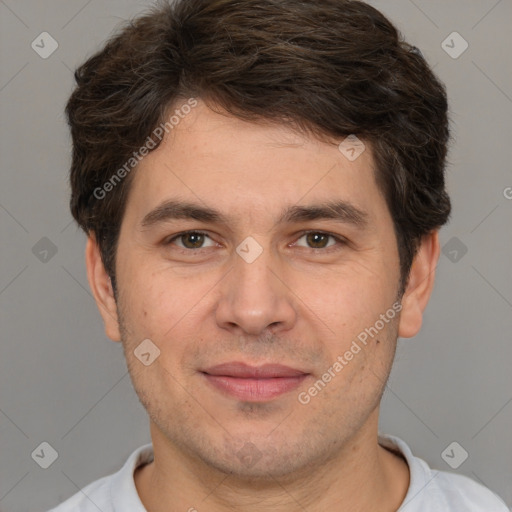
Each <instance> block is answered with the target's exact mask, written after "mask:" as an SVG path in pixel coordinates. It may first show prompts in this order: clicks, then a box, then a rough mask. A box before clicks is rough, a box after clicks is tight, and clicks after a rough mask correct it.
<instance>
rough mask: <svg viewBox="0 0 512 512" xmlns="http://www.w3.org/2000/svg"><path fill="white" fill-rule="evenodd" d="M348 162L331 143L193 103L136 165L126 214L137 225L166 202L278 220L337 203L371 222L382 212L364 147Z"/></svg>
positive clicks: (382, 203) (283, 127)
mask: <svg viewBox="0 0 512 512" xmlns="http://www.w3.org/2000/svg"><path fill="white" fill-rule="evenodd" d="M342 140H343V139H341V140H340V141H338V143H339V142H341V141H342ZM342 149H344V150H345V149H346V147H345V146H342ZM356 149H358V150H359V149H360V148H356ZM347 155H348V156H350V155H351V154H350V153H347V152H346V151H340V148H339V147H338V144H337V143H327V142H323V141H320V140H318V139H316V138H315V137H313V136H308V135H304V134H300V133H298V132H297V131H295V130H293V129H291V128H290V127H287V126H285V125H278V124H269V123H253V122H247V121H243V120H240V119H238V118H235V117H233V116H229V115H224V114H219V113H216V112H213V111H212V110H210V109H209V108H208V107H207V106H206V105H204V103H202V102H200V101H199V103H198V105H197V107H195V108H194V109H193V110H192V111H191V112H190V113H189V114H188V115H186V116H184V117H183V119H181V120H180V121H179V123H178V124H177V125H175V126H174V128H173V129H172V130H171V131H170V132H169V134H168V135H167V136H166V137H165V138H164V139H163V141H162V143H161V144H160V146H159V147H158V148H157V149H156V150H154V151H152V152H151V153H150V154H149V155H147V156H146V157H145V158H144V159H143V160H142V161H141V162H140V163H139V165H138V167H137V169H136V172H135V175H134V176H133V182H132V184H131V191H130V194H129V199H128V206H129V208H127V212H128V210H131V209H132V208H135V209H136V210H137V213H138V216H139V218H141V217H144V216H146V215H147V214H148V212H149V211H150V210H152V209H154V208H155V207H157V206H158V205H159V204H161V203H164V202H165V201H167V200H169V199H170V198H172V199H175V198H179V199H181V200H186V201H187V202H189V203H190V202H193V203H196V204H202V205H203V206H205V207H215V209H216V210H218V211H221V212H225V213H226V214H228V215H243V216H245V217H247V218H254V217H264V216H266V215H270V214H271V213H272V215H274V217H276V218H277V216H280V217H281V218H282V212H283V206H284V205H287V206H289V205H307V204H318V203H321V202H331V201H335V200H343V201H345V202H347V203H350V204H351V205H353V206H354V207H356V208H358V209H359V210H361V211H366V210H368V212H369V215H371V212H372V211H374V210H375V211H377V210H378V209H379V208H384V209H386V206H385V201H384V198H383V197H382V194H381V192H380V190H379V189H378V187H377V185H376V182H375V177H374V169H373V157H372V154H371V148H370V146H369V145H366V148H365V151H363V152H362V153H361V154H360V155H359V156H358V158H356V159H355V160H351V159H349V158H347Z"/></svg>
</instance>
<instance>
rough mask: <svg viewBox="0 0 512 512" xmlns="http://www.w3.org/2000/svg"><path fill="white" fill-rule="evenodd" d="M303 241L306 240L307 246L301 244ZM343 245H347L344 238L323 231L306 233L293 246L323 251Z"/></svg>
mask: <svg viewBox="0 0 512 512" xmlns="http://www.w3.org/2000/svg"><path fill="white" fill-rule="evenodd" d="M303 239H304V240H305V244H304V243H300V241H301V240H303ZM343 244H345V241H344V240H343V239H342V238H339V237H337V236H334V235H331V234H330V233H324V232H323V231H308V232H307V233H304V234H303V235H302V236H301V237H300V238H299V239H298V240H297V242H295V243H294V244H293V245H298V246H299V247H309V248H310V249H320V250H321V249H327V248H329V247H332V246H335V245H343Z"/></svg>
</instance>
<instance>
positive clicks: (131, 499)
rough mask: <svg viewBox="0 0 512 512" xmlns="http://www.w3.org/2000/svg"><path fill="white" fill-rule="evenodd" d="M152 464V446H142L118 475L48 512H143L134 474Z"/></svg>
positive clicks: (104, 480)
mask: <svg viewBox="0 0 512 512" xmlns="http://www.w3.org/2000/svg"><path fill="white" fill-rule="evenodd" d="M152 460H153V447H152V445H151V444H147V445H144V446H141V447H140V448H137V449H136V450H135V451H134V452H132V454H131V455H130V456H129V457H128V460H127V461H126V462H125V464H124V465H123V467H122V468H121V469H120V470H119V471H118V472H117V473H114V474H112V475H108V476H105V477H103V478H100V479H99V480H96V481H94V482H92V483H90V484H89V485H87V486H86V487H84V488H83V489H81V490H80V491H78V492H77V493H76V494H74V495H73V496H71V498H69V499H68V500H66V501H64V502H63V503H61V504H60V505H58V506H57V507H55V508H52V509H51V510H49V511H48V512H71V511H73V512H98V510H101V512H114V511H115V510H123V511H124V512H129V511H130V512H145V509H144V507H143V505H142V503H141V502H140V499H139V496H138V494H137V490H136V488H135V483H134V480H133V473H134V471H135V469H136V468H137V467H139V466H140V465H143V464H146V463H148V462H150V461H152Z"/></svg>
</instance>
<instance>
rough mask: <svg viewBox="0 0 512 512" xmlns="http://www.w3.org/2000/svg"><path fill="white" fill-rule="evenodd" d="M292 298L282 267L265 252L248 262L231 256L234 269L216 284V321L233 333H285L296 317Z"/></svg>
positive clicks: (289, 284)
mask: <svg viewBox="0 0 512 512" xmlns="http://www.w3.org/2000/svg"><path fill="white" fill-rule="evenodd" d="M294 297H295V296H294V294H293V292H292V286H291V283H287V279H286V275H285V272H284V268H283V266H282V265H280V263H279V261H278V259H277V258H273V256H272V254H271V253H270V252H269V251H268V250H265V251H263V253H262V254H261V255H260V256H259V257H258V258H257V259H256V260H255V261H253V262H251V263H248V262H247V261H245V260H244V259H243V258H241V257H239V256H238V254H235V256H234V268H233V269H232V270H231V271H230V272H229V273H228V274H227V275H226V277H225V278H224V279H223V281H222V282H221V283H220V298H219V302H218V305H217V309H216V321H217V324H218V325H219V327H221V328H223V329H227V330H230V331H232V332H234V333H235V334H248V335H249V334H250V335H254V336H259V335H261V334H263V333H264V332H265V331H266V330H267V331H271V332H273V333H275V332H278V331H286V330H289V329H291V328H292V327H293V325H294V324H295V322H296V318H297V311H296V306H295V304H294Z"/></svg>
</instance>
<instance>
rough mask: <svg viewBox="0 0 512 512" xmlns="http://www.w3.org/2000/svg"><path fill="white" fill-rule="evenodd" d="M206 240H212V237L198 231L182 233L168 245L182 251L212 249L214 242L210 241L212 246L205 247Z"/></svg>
mask: <svg viewBox="0 0 512 512" xmlns="http://www.w3.org/2000/svg"><path fill="white" fill-rule="evenodd" d="M206 239H210V237H209V236H208V235H207V234H206V233H201V232H198V231H188V232H186V233H181V234H179V235H176V236H175V237H173V238H172V239H170V240H169V241H168V242H167V244H168V245H177V246H178V247H181V248H182V249H203V248H205V247H211V246H212V245H214V244H213V240H211V239H210V245H209V246H208V245H206V246H205V245H204V244H205V242H206Z"/></svg>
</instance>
